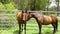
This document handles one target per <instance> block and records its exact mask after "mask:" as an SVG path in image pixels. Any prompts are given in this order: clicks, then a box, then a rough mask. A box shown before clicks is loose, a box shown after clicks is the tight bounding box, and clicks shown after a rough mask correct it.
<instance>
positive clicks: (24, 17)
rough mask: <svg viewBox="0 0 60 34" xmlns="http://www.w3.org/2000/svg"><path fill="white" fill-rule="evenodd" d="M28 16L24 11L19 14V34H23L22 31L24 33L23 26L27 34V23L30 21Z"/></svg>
mask: <svg viewBox="0 0 60 34" xmlns="http://www.w3.org/2000/svg"><path fill="white" fill-rule="evenodd" d="M27 16H28V14H27V13H26V12H24V11H21V12H20V11H19V12H18V13H17V21H18V24H19V34H21V31H23V24H24V30H25V34H26V21H27V20H28V19H27V18H28V17H27ZM21 28H22V29H21Z"/></svg>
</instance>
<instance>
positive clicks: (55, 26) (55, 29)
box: [52, 23, 57, 34]
mask: <svg viewBox="0 0 60 34" xmlns="http://www.w3.org/2000/svg"><path fill="white" fill-rule="evenodd" d="M52 25H53V28H54V31H53V34H55V32H56V31H57V23H54V24H52Z"/></svg>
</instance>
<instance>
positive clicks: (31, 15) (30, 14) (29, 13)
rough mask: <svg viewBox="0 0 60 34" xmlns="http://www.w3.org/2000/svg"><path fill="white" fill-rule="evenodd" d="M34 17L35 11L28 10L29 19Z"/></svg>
mask: <svg viewBox="0 0 60 34" xmlns="http://www.w3.org/2000/svg"><path fill="white" fill-rule="evenodd" d="M32 17H33V12H28V20H29V19H30V18H32Z"/></svg>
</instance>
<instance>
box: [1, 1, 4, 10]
mask: <svg viewBox="0 0 60 34" xmlns="http://www.w3.org/2000/svg"><path fill="white" fill-rule="evenodd" d="M3 9H5V7H4V5H3V4H2V3H1V2H0V10H3Z"/></svg>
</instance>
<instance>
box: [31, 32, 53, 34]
mask: <svg viewBox="0 0 60 34" xmlns="http://www.w3.org/2000/svg"><path fill="white" fill-rule="evenodd" d="M32 34H38V33H32ZM42 34H53V33H50V32H45V33H42Z"/></svg>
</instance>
